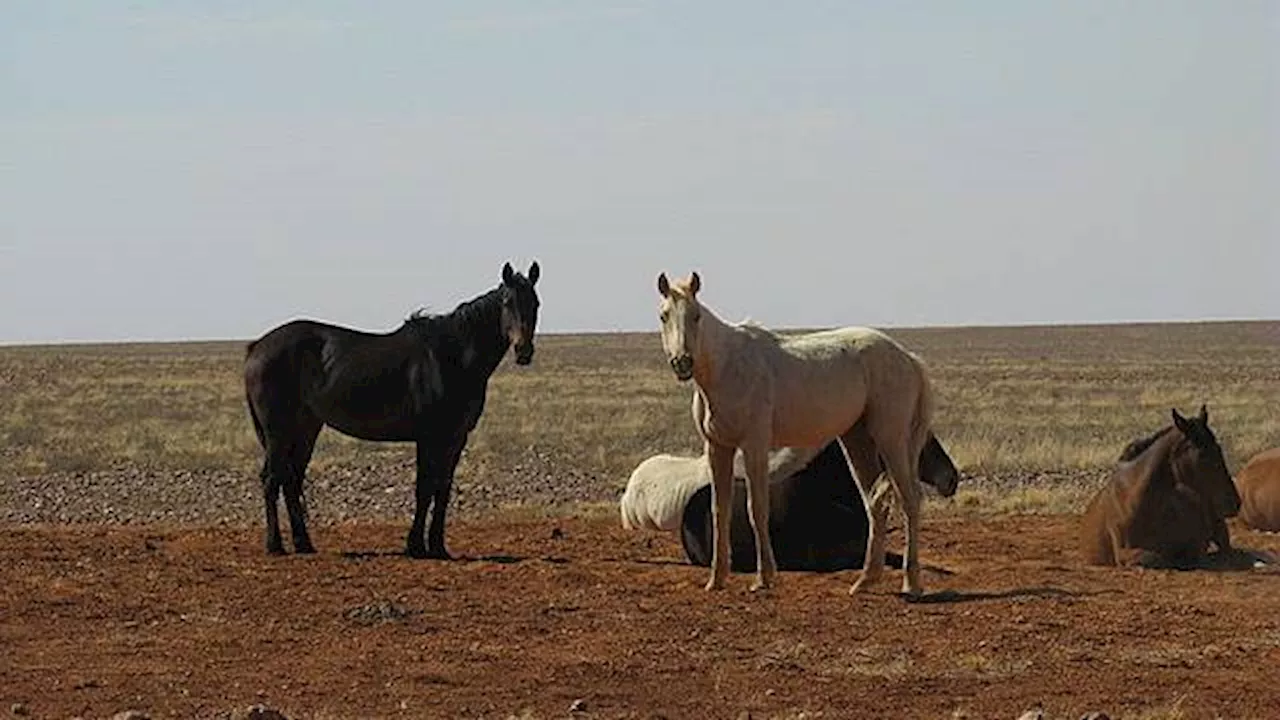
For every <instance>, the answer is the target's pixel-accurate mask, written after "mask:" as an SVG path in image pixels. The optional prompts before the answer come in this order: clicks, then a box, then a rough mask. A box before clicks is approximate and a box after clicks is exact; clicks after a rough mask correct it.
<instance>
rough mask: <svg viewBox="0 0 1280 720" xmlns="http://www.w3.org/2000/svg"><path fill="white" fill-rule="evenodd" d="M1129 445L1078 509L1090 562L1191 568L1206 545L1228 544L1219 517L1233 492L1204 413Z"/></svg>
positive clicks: (1231, 509) (1227, 512)
mask: <svg viewBox="0 0 1280 720" xmlns="http://www.w3.org/2000/svg"><path fill="white" fill-rule="evenodd" d="M1172 415H1173V425H1170V426H1167V427H1164V428H1161V429H1160V430H1159V431H1157V432H1156V433H1155V434H1153V435H1151V436H1149V437H1146V438H1142V439H1139V440H1135V441H1133V442H1132V443H1129V446H1128V447H1126V448H1125V450H1124V452H1123V453H1121V455H1120V463H1119V464H1118V465H1117V466H1116V468H1115V470H1114V471H1112V473H1111V480H1110V482H1109V483H1108V484H1107V485H1106V486H1105V487H1103V488H1102V489H1101V490H1099V491H1098V494H1097V495H1095V496H1094V498H1093V500H1092V501H1091V502H1090V503H1089V506H1088V508H1087V509H1086V510H1085V513H1084V516H1083V518H1082V522H1081V526H1080V549H1081V552H1082V554H1083V555H1084V560H1085V562H1087V563H1089V564H1091V565H1130V564H1141V565H1155V566H1176V567H1193V566H1196V565H1198V564H1200V563H1201V561H1202V560H1203V559H1204V557H1205V553H1206V551H1207V550H1208V547H1209V544H1210V543H1213V544H1214V545H1217V547H1218V550H1219V551H1220V552H1225V551H1229V550H1230V549H1231V540H1230V537H1229V536H1228V534H1227V525H1226V522H1225V518H1228V517H1231V516H1233V515H1235V514H1236V513H1237V512H1238V511H1239V510H1240V496H1239V495H1238V494H1237V493H1236V488H1235V485H1234V484H1232V482H1231V473H1229V472H1228V471H1227V463H1226V461H1225V460H1224V459H1223V457H1222V448H1221V447H1220V446H1219V445H1218V440H1217V438H1215V437H1214V435H1213V431H1212V430H1210V429H1209V411H1208V409H1207V408H1206V407H1205V406H1203V405H1201V406H1200V414H1199V415H1197V416H1195V417H1190V418H1184V417H1183V416H1182V415H1179V414H1178V411H1177V410H1176V409H1174V410H1173V411H1172Z"/></svg>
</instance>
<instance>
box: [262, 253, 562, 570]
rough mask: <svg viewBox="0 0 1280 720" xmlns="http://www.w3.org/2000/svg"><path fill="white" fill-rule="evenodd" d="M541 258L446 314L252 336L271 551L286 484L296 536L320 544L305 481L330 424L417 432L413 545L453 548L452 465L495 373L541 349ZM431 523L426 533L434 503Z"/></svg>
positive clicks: (390, 435)
mask: <svg viewBox="0 0 1280 720" xmlns="http://www.w3.org/2000/svg"><path fill="white" fill-rule="evenodd" d="M538 274H539V268H538V263H536V262H535V263H533V264H532V265H531V266H530V267H529V275H528V277H527V278H526V277H525V276H523V275H521V274H520V273H518V272H515V271H514V270H512V269H511V265H510V264H509V263H508V264H506V265H504V266H503V268H502V282H501V283H500V284H499V285H498V287H496V288H494V289H493V290H490V291H489V292H487V293H484V294H483V295H480V296H479V297H476V298H474V299H472V300H470V301H468V302H465V303H462V304H461V305H459V306H458V307H457V308H456V309H454V310H453V312H450V313H447V314H443V315H417V314H415V315H414V316H412V317H410V318H409V319H408V320H407V321H405V323H404V324H403V325H402V326H401V327H400V328H399V329H398V330H395V331H393V332H390V333H381V334H375V333H366V332H360V331H358V330H351V329H347V328H343V327H338V326H335V325H328V324H325V323H319V322H313V321H309V320H295V321H293V322H289V323H286V324H284V325H281V326H279V327H277V328H275V329H274V330H271V331H270V332H268V333H267V334H266V335H263V336H262V338H261V339H259V340H257V341H255V342H252V343H250V344H249V347H248V352H247V355H246V357H245V361H244V384H245V393H246V396H247V399H248V403H249V414H250V415H251V416H252V418H253V427H254V430H256V431H257V433H258V442H260V443H261V444H262V448H263V450H264V452H265V455H266V457H265V459H264V461H263V464H262V472H261V477H262V491H263V496H264V498H265V500H266V515H267V532H266V544H267V552H268V553H271V554H279V553H282V552H284V545H283V542H282V541H281V538H280V521H279V519H278V517H277V515H276V503H277V500H278V498H279V496H280V490H281V489H283V490H284V502H285V507H286V509H287V510H288V511H289V527H290V530H291V531H292V533H293V548H294V551H296V552H299V553H312V552H315V548H314V547H313V546H312V544H311V538H310V537H309V536H308V534H307V526H306V512H305V506H304V504H303V500H302V481H303V478H304V477H305V475H306V471H307V463H308V462H310V460H311V452H312V450H313V449H314V448H315V442H316V436H317V435H318V434H319V433H320V428H321V427H323V426H324V425H329V426H330V427H332V428H334V429H336V430H338V431H339V432H342V433H345V434H347V435H351V436H353V437H358V438H361V439H364V440H383V441H405V442H414V443H417V482H416V489H415V494H414V497H415V500H416V507H415V509H414V513H413V525H412V526H411V527H410V529H409V538H408V540H407V542H406V545H405V551H406V552H407V553H408V554H409V555H410V556H412V557H416V558H423V557H433V558H448V557H449V553H448V551H447V550H446V549H445V545H444V524H445V513H446V512H447V511H448V508H449V494H450V491H451V489H452V487H453V475H454V470H455V468H456V467H457V465H458V459H459V458H460V457H461V455H462V450H463V448H464V447H466V444H467V437H468V435H470V433H471V431H472V430H473V429H474V428H475V426H476V423H477V422H478V421H479V420H480V413H481V412H483V411H484V401H485V392H486V390H487V388H488V383H489V376H490V375H492V374H493V371H494V370H496V369H497V367H498V363H500V362H501V361H502V358H503V357H504V356H505V355H506V353H507V349H508V348H509V347H511V346H512V345H515V353H516V363H517V364H519V365H528V364H529V363H530V362H531V361H532V360H533V335H534V332H535V329H536V327H537V323H538V294H537V293H536V292H535V291H534V285H535V284H536V283H537V282H538ZM433 503H434V506H433V507H432V509H431V527H430V530H429V532H428V533H427V542H426V543H424V542H423V526H424V524H425V521H426V512H427V508H428V506H432V505H433Z"/></svg>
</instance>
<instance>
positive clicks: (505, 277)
mask: <svg viewBox="0 0 1280 720" xmlns="http://www.w3.org/2000/svg"><path fill="white" fill-rule="evenodd" d="M515 275H516V271H515V270H512V269H511V263H506V264H505V265H503V266H502V284H503V285H510V284H511V280H512V279H513V278H515Z"/></svg>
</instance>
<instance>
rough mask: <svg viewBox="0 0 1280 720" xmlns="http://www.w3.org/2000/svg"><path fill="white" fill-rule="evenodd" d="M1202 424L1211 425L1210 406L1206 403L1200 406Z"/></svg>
mask: <svg viewBox="0 0 1280 720" xmlns="http://www.w3.org/2000/svg"><path fill="white" fill-rule="evenodd" d="M1200 422H1201V423H1203V424H1205V425H1208V424H1209V406H1208V405H1205V404H1204V403H1201V404H1200Z"/></svg>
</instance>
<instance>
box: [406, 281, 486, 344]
mask: <svg viewBox="0 0 1280 720" xmlns="http://www.w3.org/2000/svg"><path fill="white" fill-rule="evenodd" d="M501 291H502V288H501V287H496V288H494V289H492V290H490V291H488V292H486V293H484V294H482V295H478V296H476V297H474V298H472V299H470V300H466V301H464V302H462V303H460V304H459V305H458V307H456V308H454V309H453V310H451V311H449V312H447V313H432V312H428V311H427V309H426V308H418V309H417V310H414V311H413V312H411V313H409V317H408V318H406V319H405V321H404V324H405V325H406V326H408V327H411V328H414V329H416V330H418V331H420V332H423V333H424V334H425V335H427V336H435V335H440V334H447V335H453V336H455V337H474V335H475V331H476V330H477V329H478V328H479V327H481V326H483V325H484V324H486V323H489V322H493V321H494V320H496V318H497V314H496V311H497V310H498V309H500V308H501V306H502V299H501V298H502V293H501Z"/></svg>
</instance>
